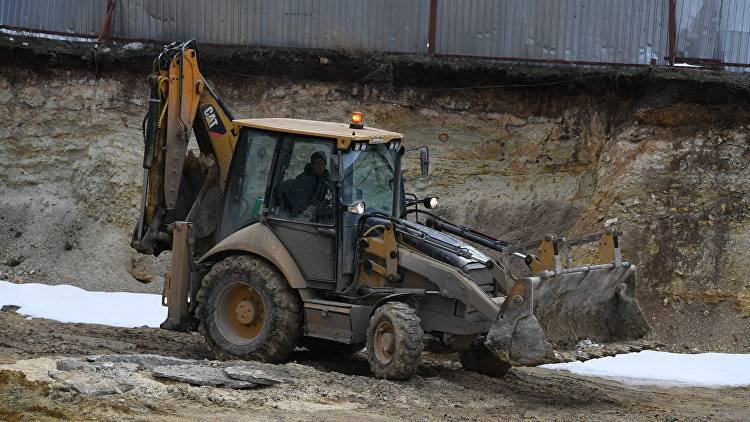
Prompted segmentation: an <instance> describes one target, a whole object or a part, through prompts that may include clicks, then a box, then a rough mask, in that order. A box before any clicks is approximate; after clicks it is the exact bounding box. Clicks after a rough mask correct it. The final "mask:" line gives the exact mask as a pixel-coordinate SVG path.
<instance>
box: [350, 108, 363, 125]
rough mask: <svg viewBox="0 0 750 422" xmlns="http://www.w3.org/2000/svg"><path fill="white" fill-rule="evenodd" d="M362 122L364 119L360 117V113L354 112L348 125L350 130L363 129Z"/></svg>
mask: <svg viewBox="0 0 750 422" xmlns="http://www.w3.org/2000/svg"><path fill="white" fill-rule="evenodd" d="M363 121H364V117H363V116H362V112H361V111H355V112H353V113H352V123H351V124H350V125H349V128H350V129H364V127H365V126H364V125H363V124H362V122H363Z"/></svg>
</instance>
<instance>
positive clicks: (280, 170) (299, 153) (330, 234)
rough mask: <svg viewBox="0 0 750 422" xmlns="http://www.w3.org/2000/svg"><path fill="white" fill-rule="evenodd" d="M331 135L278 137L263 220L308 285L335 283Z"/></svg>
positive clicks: (333, 286) (323, 285)
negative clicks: (268, 196)
mask: <svg viewBox="0 0 750 422" xmlns="http://www.w3.org/2000/svg"><path fill="white" fill-rule="evenodd" d="M334 145H335V143H334V140H331V139H324V138H312V137H304V136H296V135H289V136H287V137H285V138H284V139H283V140H281V141H280V145H279V148H278V153H277V154H278V155H277V159H276V168H275V170H274V176H273V179H272V181H271V187H270V198H269V207H268V209H267V212H266V223H267V224H268V226H269V227H270V228H271V230H273V232H274V233H275V234H276V236H278V237H279V239H280V240H281V242H282V243H283V244H284V246H286V248H287V249H288V250H289V252H290V253H291V255H292V257H294V259H295V261H296V262H297V265H299V267H300V269H301V270H302V273H303V274H304V276H305V278H306V280H307V282H308V285H310V286H311V287H315V288H319V289H331V290H332V289H335V287H336V272H337V271H336V265H337V262H336V244H337V239H336V227H335V216H334V210H335V208H336V207H335V206H334V204H335V203H336V202H337V201H336V200H335V198H336V195H335V194H336V192H335V190H336V188H335V186H334V185H333V184H332V183H331V178H330V175H329V173H328V163H329V158H330V157H331V154H332V153H333V152H334Z"/></svg>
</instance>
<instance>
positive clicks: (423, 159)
mask: <svg viewBox="0 0 750 422" xmlns="http://www.w3.org/2000/svg"><path fill="white" fill-rule="evenodd" d="M419 169H420V170H421V171H422V176H427V173H429V172H430V149H429V148H427V147H421V148H419Z"/></svg>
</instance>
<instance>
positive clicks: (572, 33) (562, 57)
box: [0, 0, 750, 64]
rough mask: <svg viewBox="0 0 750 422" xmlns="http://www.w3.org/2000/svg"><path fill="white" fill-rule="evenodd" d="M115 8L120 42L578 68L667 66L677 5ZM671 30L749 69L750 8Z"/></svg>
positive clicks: (29, 6)
mask: <svg viewBox="0 0 750 422" xmlns="http://www.w3.org/2000/svg"><path fill="white" fill-rule="evenodd" d="M114 1H115V5H116V7H115V9H114V16H113V23H112V35H113V36H114V37H115V38H121V39H141V40H143V39H145V40H154V41H163V42H168V41H172V40H180V39H189V38H195V39H197V40H198V41H200V42H203V43H213V44H235V45H258V46H275V47H301V48H341V49H370V50H378V51H388V52H400V53H416V54H426V53H428V52H432V53H435V54H442V55H463V56H481V57H494V58H505V59H508V60H522V61H545V62H553V63H560V62H572V63H578V64H650V63H651V62H652V60H655V61H656V63H658V64H665V57H668V56H669V51H668V50H669V46H668V44H669V41H668V38H669V35H668V34H669V33H670V29H669V22H670V18H669V10H670V6H669V5H670V0H432V1H431V0H367V1H365V0H212V1H203V0H114ZM433 6H434V9H433V10H432V12H433V14H434V16H435V19H434V20H432V21H431V19H430V16H431V8H432V7H433ZM106 9H107V0H26V1H23V0H0V26H5V27H12V28H24V29H27V30H31V31H34V30H37V31H48V32H54V33H68V34H71V35H73V34H76V35H89V36H96V35H98V33H99V32H100V28H101V26H102V23H103V22H104V20H105V15H106ZM674 23H675V25H674V26H675V34H676V37H675V38H676V48H675V53H676V56H677V58H678V59H680V58H682V59H709V60H712V61H713V62H715V63H719V62H721V63H735V64H737V63H739V64H750V0H676V7H675V21H674ZM431 33H433V34H434V42H433V43H432V46H430V47H431V48H428V43H429V41H430V34H431ZM678 61H679V60H678Z"/></svg>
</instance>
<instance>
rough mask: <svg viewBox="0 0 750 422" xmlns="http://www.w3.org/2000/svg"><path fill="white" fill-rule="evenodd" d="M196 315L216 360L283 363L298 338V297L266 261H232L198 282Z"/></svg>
mask: <svg viewBox="0 0 750 422" xmlns="http://www.w3.org/2000/svg"><path fill="white" fill-rule="evenodd" d="M197 299H198V308H197V310H196V314H197V315H198V318H199V319H200V328H199V329H200V331H201V333H202V334H203V336H204V337H205V339H206V343H208V346H209V347H210V348H211V349H212V350H213V351H214V352H215V353H216V355H217V357H218V358H220V359H232V358H239V359H251V360H259V361H263V362H271V363H279V362H285V361H286V360H287V359H288V358H289V356H290V355H291V353H292V351H293V350H294V348H295V347H296V346H297V344H298V343H299V340H300V337H301V335H302V314H301V309H302V305H301V301H300V298H299V294H298V293H297V292H296V291H295V290H294V289H292V288H291V287H290V286H289V284H288V283H287V281H286V279H285V278H284V277H283V276H282V275H281V274H280V273H279V272H278V270H276V268H274V267H273V266H272V265H270V264H269V263H267V262H266V261H264V260H262V259H260V258H258V257H253V256H232V257H229V258H226V259H224V260H223V261H221V262H219V263H217V264H215V265H214V266H213V268H211V271H209V272H208V274H206V276H205V277H203V282H202V285H201V288H200V290H199V291H198V295H197Z"/></svg>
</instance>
